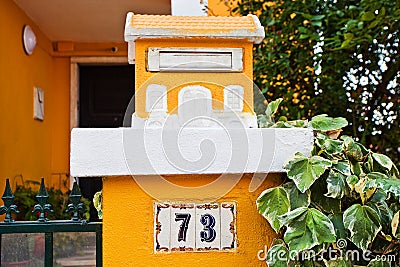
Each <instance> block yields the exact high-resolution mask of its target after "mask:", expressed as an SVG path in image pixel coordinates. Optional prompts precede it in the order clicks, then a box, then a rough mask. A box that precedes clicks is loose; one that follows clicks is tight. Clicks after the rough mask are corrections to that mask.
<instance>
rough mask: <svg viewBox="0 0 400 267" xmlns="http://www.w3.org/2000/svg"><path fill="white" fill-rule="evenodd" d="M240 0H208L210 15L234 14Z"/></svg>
mask: <svg viewBox="0 0 400 267" xmlns="http://www.w3.org/2000/svg"><path fill="white" fill-rule="evenodd" d="M237 2H238V0H208V15H209V16H232V15H233V12H232V9H233V8H235V7H236V5H237Z"/></svg>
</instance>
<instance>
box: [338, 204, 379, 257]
mask: <svg viewBox="0 0 400 267" xmlns="http://www.w3.org/2000/svg"><path fill="white" fill-rule="evenodd" d="M343 223H344V227H345V228H347V229H349V231H350V238H349V239H350V240H351V242H353V243H354V244H355V245H356V246H357V247H359V248H360V249H362V250H363V251H366V250H367V249H368V245H369V244H370V243H371V242H372V241H373V240H374V238H375V236H376V235H377V234H378V232H379V231H380V230H381V225H380V219H379V215H378V214H377V213H376V211H375V210H373V209H372V208H371V207H368V206H361V205H360V204H354V205H353V206H351V207H350V208H348V209H347V210H346V211H345V212H344V213H343Z"/></svg>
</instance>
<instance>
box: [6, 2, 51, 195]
mask: <svg viewBox="0 0 400 267" xmlns="http://www.w3.org/2000/svg"><path fill="white" fill-rule="evenodd" d="M0 18H1V23H0V36H1V40H2V41H1V42H0V114H1V121H2V122H1V127H0V192H1V193H2V192H3V188H4V179H5V178H6V177H9V178H11V179H12V182H14V181H15V180H18V181H19V182H20V181H21V180H20V177H21V176H20V175H22V176H23V178H24V179H25V180H28V179H36V180H37V179H39V178H40V177H41V176H46V177H49V176H50V174H51V164H50V161H51V142H50V140H51V121H52V119H51V112H50V110H51V105H50V101H49V100H50V99H52V98H55V96H54V88H53V73H54V69H53V59H52V57H51V56H50V55H49V51H50V50H51V42H50V41H49V40H48V39H47V38H46V37H45V36H44V35H43V33H42V32H41V31H40V29H38V28H37V27H36V25H35V24H34V23H33V22H32V21H31V20H30V19H29V18H28V17H27V16H26V15H25V14H24V13H23V12H22V11H21V10H20V9H19V8H18V7H17V6H16V5H15V4H14V2H13V1H0ZM25 24H29V25H31V27H32V28H33V30H34V31H35V33H36V35H37V42H38V45H37V47H36V49H35V51H34V53H33V55H32V56H27V55H26V54H25V53H24V50H23V46H22V29H23V26H24V25H25ZM33 86H38V87H40V88H42V89H43V90H44V91H45V120H44V121H43V122H39V121H36V120H34V119H33Z"/></svg>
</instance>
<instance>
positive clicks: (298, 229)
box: [279, 207, 336, 256]
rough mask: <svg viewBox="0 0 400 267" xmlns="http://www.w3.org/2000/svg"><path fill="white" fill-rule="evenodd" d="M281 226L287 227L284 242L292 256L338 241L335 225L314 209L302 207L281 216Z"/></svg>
mask: <svg viewBox="0 0 400 267" xmlns="http://www.w3.org/2000/svg"><path fill="white" fill-rule="evenodd" d="M279 221H280V223H281V225H286V227H287V230H286V232H285V236H284V240H285V242H286V243H287V244H288V245H289V252H290V255H291V256H295V255H297V254H298V253H299V252H301V251H303V250H306V249H311V248H313V247H315V246H317V245H321V244H323V243H332V242H335V241H336V236H335V230H334V227H333V223H332V222H331V221H330V220H329V218H328V217H327V216H326V215H324V214H323V213H322V212H320V211H319V210H317V209H314V208H306V207H301V208H297V209H295V210H293V211H290V212H288V213H286V214H284V215H281V216H279Z"/></svg>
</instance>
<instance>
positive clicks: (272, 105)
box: [265, 98, 283, 117]
mask: <svg viewBox="0 0 400 267" xmlns="http://www.w3.org/2000/svg"><path fill="white" fill-rule="evenodd" d="M282 100H283V98H278V99H276V100H274V101H272V102H269V103H268V106H267V109H266V110H265V115H267V116H269V117H272V116H274V115H275V113H276V111H277V110H278V108H279V105H280V104H281V102H282Z"/></svg>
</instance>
